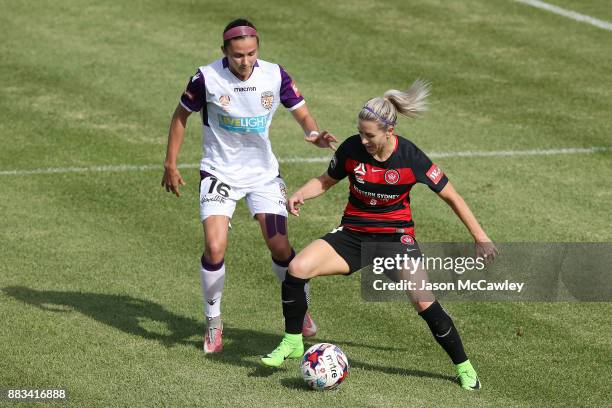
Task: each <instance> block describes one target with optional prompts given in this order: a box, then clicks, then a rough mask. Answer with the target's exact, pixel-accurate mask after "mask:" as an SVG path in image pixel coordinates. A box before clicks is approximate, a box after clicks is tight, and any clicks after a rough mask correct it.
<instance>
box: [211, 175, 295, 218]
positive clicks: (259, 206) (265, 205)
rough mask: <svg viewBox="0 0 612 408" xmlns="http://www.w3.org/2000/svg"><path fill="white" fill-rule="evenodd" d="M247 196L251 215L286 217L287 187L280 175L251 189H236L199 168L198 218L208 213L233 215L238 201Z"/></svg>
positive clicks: (230, 216)
mask: <svg viewBox="0 0 612 408" xmlns="http://www.w3.org/2000/svg"><path fill="white" fill-rule="evenodd" d="M243 197H246V203H247V206H248V207H249V211H250V212H251V215H252V216H255V214H278V215H282V216H283V217H286V216H287V187H286V186H285V182H284V181H283V179H282V178H280V177H276V178H275V179H273V180H270V181H269V182H267V183H264V184H262V185H259V186H256V187H250V188H235V187H232V186H230V185H227V184H226V183H224V182H223V181H222V180H220V179H219V178H218V177H217V176H213V175H212V174H210V173H207V172H204V171H200V221H204V220H205V219H206V218H208V217H210V216H211V215H225V216H227V217H229V218H232V215H234V210H235V209H236V203H237V202H238V200H240V199H242V198H243Z"/></svg>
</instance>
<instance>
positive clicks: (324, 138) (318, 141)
mask: <svg viewBox="0 0 612 408" xmlns="http://www.w3.org/2000/svg"><path fill="white" fill-rule="evenodd" d="M304 139H306V141H308V142H310V143H312V144H313V145H315V146H317V147H320V148H322V149H327V148H330V149H332V150H334V151H335V150H336V149H335V147H334V145H332V143H338V140H337V139H336V137H335V136H334V135H332V134H331V133H329V132H328V131H327V130H324V131H322V132H321V133H318V132H311V133H310V135H308V136H304Z"/></svg>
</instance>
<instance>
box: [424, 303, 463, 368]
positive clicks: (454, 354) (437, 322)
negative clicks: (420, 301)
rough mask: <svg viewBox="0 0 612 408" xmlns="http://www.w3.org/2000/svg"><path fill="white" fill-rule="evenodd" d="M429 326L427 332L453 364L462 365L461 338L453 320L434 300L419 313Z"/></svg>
mask: <svg viewBox="0 0 612 408" xmlns="http://www.w3.org/2000/svg"><path fill="white" fill-rule="evenodd" d="M419 316H421V317H422V318H423V319H424V320H425V321H426V322H427V326H429V330H431V333H432V334H433V335H434V338H435V339H436V341H437V342H438V344H439V345H441V346H442V348H443V349H444V351H446V353H447V354H448V355H449V357H450V358H451V360H453V363H454V364H459V363H463V362H464V361H466V360H467V356H466V355H465V351H464V350H463V344H462V343H461V337H459V332H458V331H457V329H456V328H455V325H454V324H453V319H451V317H450V316H449V315H448V314H446V312H445V311H444V309H442V306H440V303H438V301H437V300H436V301H435V302H433V303H432V304H431V306H429V307H428V308H427V309H425V310H423V311H422V312H421V313H419Z"/></svg>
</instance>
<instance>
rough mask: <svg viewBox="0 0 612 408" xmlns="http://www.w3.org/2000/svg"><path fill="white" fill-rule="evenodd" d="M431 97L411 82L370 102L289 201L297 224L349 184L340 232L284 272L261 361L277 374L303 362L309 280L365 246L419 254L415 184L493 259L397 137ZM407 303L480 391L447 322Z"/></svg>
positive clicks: (356, 260)
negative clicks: (279, 333)
mask: <svg viewBox="0 0 612 408" xmlns="http://www.w3.org/2000/svg"><path fill="white" fill-rule="evenodd" d="M428 93H429V86H428V84H427V83H425V82H423V81H416V82H415V83H414V84H413V85H412V86H411V87H410V89H408V91H406V92H401V91H396V90H390V91H387V92H386V93H385V94H384V96H383V97H379V98H374V99H371V100H369V101H368V102H367V103H366V104H365V106H364V107H363V108H362V110H361V112H360V113H359V123H358V130H359V134H357V135H354V136H351V137H349V138H348V139H346V140H345V141H344V142H343V143H342V144H341V145H340V146H339V147H338V150H337V151H336V153H335V154H334V157H333V158H332V160H331V162H330V163H329V167H328V169H327V171H326V172H325V173H323V174H322V175H321V176H319V177H315V178H313V179H311V180H309V181H308V182H307V183H306V184H304V185H303V186H302V187H301V188H300V189H299V190H298V191H296V192H295V193H294V194H293V196H292V197H291V198H290V199H289V201H288V203H287V207H288V210H289V211H290V212H291V214H293V215H296V216H297V215H299V212H300V208H299V206H300V205H302V204H304V202H305V201H306V200H308V199H311V198H315V197H318V196H320V195H321V194H323V193H325V192H326V191H327V190H328V189H329V188H330V187H332V186H333V185H335V184H336V183H337V182H338V181H340V180H341V179H343V178H344V177H348V178H349V190H350V195H349V200H348V203H347V205H346V208H345V210H344V215H343V217H342V221H341V223H340V227H339V228H336V229H335V230H334V231H332V232H330V233H328V234H327V235H325V236H324V237H322V238H321V239H318V240H316V241H314V242H312V243H311V244H310V245H308V246H307V247H306V248H304V250H302V251H301V252H300V253H299V254H298V255H297V256H296V257H295V258H294V259H293V260H292V261H291V263H290V264H289V270H288V273H287V275H286V278H285V280H284V282H283V286H282V301H283V315H284V316H285V336H284V338H283V340H282V342H281V344H280V345H279V346H278V347H277V348H276V349H275V350H274V351H272V352H271V353H270V354H268V355H267V356H265V357H263V358H262V362H263V363H264V364H265V365H268V366H273V367H278V366H280V365H281V364H282V362H283V361H284V360H285V359H287V358H300V357H301V356H302V354H303V353H304V346H303V343H302V334H301V332H302V322H303V318H304V315H305V313H306V310H307V303H306V297H305V295H304V285H305V284H306V283H307V282H308V281H309V280H310V279H312V278H314V277H315V276H323V275H338V274H350V273H353V272H355V271H357V270H359V269H361V268H362V265H361V243H363V242H378V243H380V242H385V243H386V242H389V243H400V242H401V243H403V244H407V245H411V246H413V247H414V249H415V250H417V251H418V245H417V243H416V241H415V239H414V222H413V221H412V214H411V211H410V199H409V194H410V190H411V189H412V187H413V186H414V185H415V184H416V183H423V184H426V185H427V186H428V187H429V188H430V189H431V190H432V191H434V192H435V193H437V194H438V195H439V196H440V198H442V199H443V200H444V201H445V202H446V203H447V204H448V205H449V206H450V207H451V208H452V209H453V211H454V212H455V214H457V216H458V217H459V219H460V220H461V221H462V222H463V223H464V224H465V226H466V227H467V229H468V231H469V232H470V234H471V235H472V237H473V238H474V241H475V243H476V256H478V257H482V258H484V259H485V260H492V259H493V258H494V257H495V255H496V253H497V249H496V248H495V246H494V244H493V243H492V242H491V240H490V239H489V237H488V236H487V234H486V233H485V232H484V230H483V229H482V228H481V226H480V224H479V223H478V221H477V220H476V218H475V217H474V215H473V214H472V212H471V211H470V209H469V207H468V206H467V204H466V203H465V201H464V200H463V198H461V196H460V195H459V194H458V193H457V192H456V191H455V189H454V188H453V186H452V184H451V183H450V182H449V180H448V178H447V177H446V175H444V173H443V172H442V170H441V169H440V168H439V167H438V166H436V165H435V164H434V163H432V161H431V160H430V159H429V158H428V157H427V156H426V155H425V153H423V152H422V151H421V150H420V149H419V148H418V147H416V146H415V145H414V144H413V143H412V142H410V141H409V140H407V139H405V138H403V137H401V136H398V135H396V134H395V132H394V129H395V123H396V120H397V113H398V112H399V113H400V114H402V115H404V116H407V117H416V116H418V115H419V114H420V113H422V112H424V111H425V108H426V106H425V100H426V98H427V95H428ZM363 266H367V265H363ZM411 301H412V302H413V305H414V307H415V309H416V310H417V312H418V313H419V315H420V316H421V317H422V318H423V319H424V320H425V322H426V323H427V325H428V326H429V328H430V330H431V332H432V334H433V335H434V338H435V339H436V341H437V342H438V343H439V344H440V345H441V346H442V347H443V348H444V350H445V351H446V353H447V354H448V355H449V357H450V358H451V360H452V361H453V363H454V364H455V367H456V369H457V374H458V378H459V382H460V384H461V386H462V388H464V389H468V390H475V389H479V388H480V387H481V384H480V381H479V379H478V376H477V374H476V371H475V370H474V368H473V366H472V364H471V363H470V361H469V360H468V358H467V356H466V354H465V351H464V349H463V344H462V342H461V338H460V337H459V333H458V331H457V329H456V328H455V325H454V324H453V320H452V319H451V317H450V316H449V315H448V314H447V313H446V312H445V310H444V309H443V308H442V306H440V304H439V303H438V301H437V300H435V298H434V297H433V294H431V293H430V296H425V297H418V296H417V297H412V296H411Z"/></svg>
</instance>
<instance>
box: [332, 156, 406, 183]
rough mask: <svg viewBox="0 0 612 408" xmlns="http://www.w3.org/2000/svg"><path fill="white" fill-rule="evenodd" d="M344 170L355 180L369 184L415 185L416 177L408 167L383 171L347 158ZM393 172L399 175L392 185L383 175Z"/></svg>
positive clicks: (383, 169)
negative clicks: (353, 176)
mask: <svg viewBox="0 0 612 408" xmlns="http://www.w3.org/2000/svg"><path fill="white" fill-rule="evenodd" d="M344 169H345V170H346V172H347V173H348V174H354V175H355V178H356V179H357V180H363V181H367V182H369V183H375V184H393V185H399V184H415V183H416V177H415V176H414V173H413V172H412V169H411V168H410V167H403V168H402V167H401V168H397V169H385V168H382V167H377V166H373V165H371V164H364V163H359V162H358V161H356V160H353V159H351V158H348V159H346V161H345V162H344ZM394 171H395V172H397V173H398V174H399V179H398V180H397V181H396V182H394V183H389V182H388V181H387V180H388V179H385V174H386V173H387V172H394Z"/></svg>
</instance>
